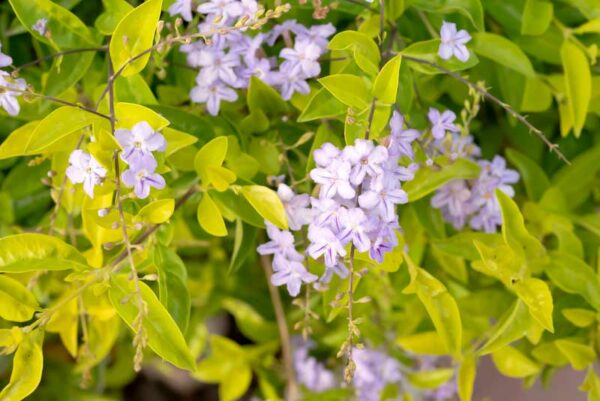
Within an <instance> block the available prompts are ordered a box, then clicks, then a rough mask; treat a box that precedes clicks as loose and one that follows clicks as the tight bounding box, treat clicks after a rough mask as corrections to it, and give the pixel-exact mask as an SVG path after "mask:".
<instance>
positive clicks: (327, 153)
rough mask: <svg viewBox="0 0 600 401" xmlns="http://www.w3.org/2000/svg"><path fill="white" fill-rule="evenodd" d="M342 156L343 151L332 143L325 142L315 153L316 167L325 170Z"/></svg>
mask: <svg viewBox="0 0 600 401" xmlns="http://www.w3.org/2000/svg"><path fill="white" fill-rule="evenodd" d="M341 155H342V151H341V150H339V149H338V147H337V146H335V145H334V144H332V143H330V142H325V143H324V144H323V145H321V147H320V148H319V149H316V150H315V151H314V152H313V158H314V160H315V163H316V165H317V166H319V167H323V168H326V167H328V166H329V165H330V164H331V162H332V161H334V160H335V159H338V158H339V157H340V156H341Z"/></svg>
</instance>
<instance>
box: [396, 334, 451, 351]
mask: <svg viewBox="0 0 600 401" xmlns="http://www.w3.org/2000/svg"><path fill="white" fill-rule="evenodd" d="M396 344H398V345H399V346H400V347H401V348H403V349H405V350H406V351H408V352H412V353H413V354H418V355H445V354H446V352H447V349H446V345H445V344H444V342H443V341H442V339H441V337H440V335H439V334H438V333H437V332H435V331H425V332H423V333H417V334H412V335H410V336H404V337H399V338H397V339H396Z"/></svg>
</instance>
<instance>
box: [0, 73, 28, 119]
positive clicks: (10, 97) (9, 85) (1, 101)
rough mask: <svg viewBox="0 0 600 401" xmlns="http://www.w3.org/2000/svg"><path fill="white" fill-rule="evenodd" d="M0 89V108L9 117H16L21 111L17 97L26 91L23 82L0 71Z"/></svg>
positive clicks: (25, 85)
mask: <svg viewBox="0 0 600 401" xmlns="http://www.w3.org/2000/svg"><path fill="white" fill-rule="evenodd" d="M0 87H1V89H0V107H2V108H3V109H4V110H6V112H7V113H8V114H9V115H11V116H16V115H17V114H19V111H20V110H21V107H20V106H19V101H18V100H17V97H18V96H21V94H22V93H21V91H24V90H25V89H27V84H26V83H25V80H23V79H20V78H19V79H14V78H13V77H11V75H10V74H9V73H8V72H6V71H2V70H0ZM12 89H14V90H12Z"/></svg>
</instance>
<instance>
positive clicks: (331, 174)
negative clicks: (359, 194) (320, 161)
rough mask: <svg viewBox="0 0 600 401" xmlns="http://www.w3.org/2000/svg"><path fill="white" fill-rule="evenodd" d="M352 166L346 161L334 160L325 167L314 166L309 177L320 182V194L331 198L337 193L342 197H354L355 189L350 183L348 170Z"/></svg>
mask: <svg viewBox="0 0 600 401" xmlns="http://www.w3.org/2000/svg"><path fill="white" fill-rule="evenodd" d="M351 169H352V167H351V165H350V163H348V162H347V161H341V160H334V161H333V162H332V163H331V164H330V165H329V166H328V167H327V168H326V169H325V168H315V169H313V170H311V172H310V177H311V178H312V179H313V180H314V181H315V182H316V183H318V184H321V196H322V197H325V198H333V197H334V196H335V195H339V196H341V197H342V198H344V199H351V198H354V196H355V195H356V191H355V190H354V188H352V185H350V182H349V179H350V171H351Z"/></svg>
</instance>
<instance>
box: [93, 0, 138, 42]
mask: <svg viewBox="0 0 600 401" xmlns="http://www.w3.org/2000/svg"><path fill="white" fill-rule="evenodd" d="M102 4H103V5H104V12H103V13H102V14H100V15H99V16H98V18H96V21H95V22H94V26H95V27H96V29H98V31H100V33H102V34H103V35H107V36H108V35H112V33H113V32H114V30H115V28H116V27H117V24H118V23H119V21H121V20H122V19H123V17H125V16H126V15H127V14H128V13H129V12H130V11H131V10H133V7H132V6H131V5H130V4H129V3H128V2H127V1H125V0H102Z"/></svg>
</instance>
